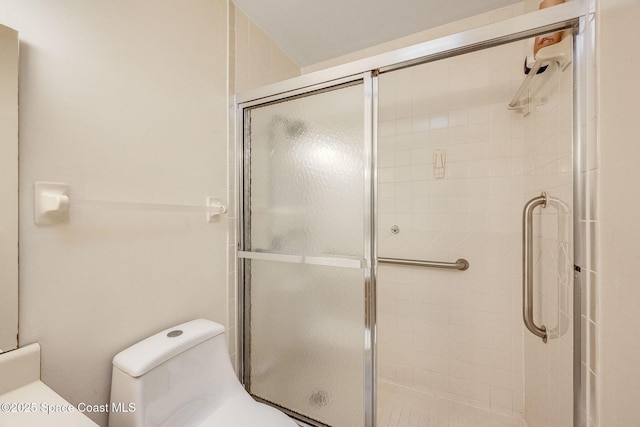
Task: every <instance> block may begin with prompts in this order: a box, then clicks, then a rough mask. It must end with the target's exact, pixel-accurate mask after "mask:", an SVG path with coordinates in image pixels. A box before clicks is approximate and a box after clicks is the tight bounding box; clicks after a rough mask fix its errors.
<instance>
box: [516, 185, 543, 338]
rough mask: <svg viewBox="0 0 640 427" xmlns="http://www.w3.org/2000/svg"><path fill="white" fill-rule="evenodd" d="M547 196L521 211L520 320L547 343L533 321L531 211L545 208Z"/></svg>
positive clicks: (535, 200)
mask: <svg viewBox="0 0 640 427" xmlns="http://www.w3.org/2000/svg"><path fill="white" fill-rule="evenodd" d="M548 203H549V196H548V195H547V193H546V192H542V194H541V195H540V196H538V197H534V198H533V199H531V200H529V201H528V202H527V203H526V204H525V205H524V209H523V210H522V318H523V320H524V325H525V326H526V327H527V329H528V330H529V331H531V333H532V334H534V335H536V336H538V337H540V338H542V342H544V343H546V342H547V328H546V327H545V326H544V325H540V326H537V325H536V324H535V322H534V321H533V268H532V264H533V211H534V209H535V208H536V207H538V206H542V207H543V208H546V207H547V205H548Z"/></svg>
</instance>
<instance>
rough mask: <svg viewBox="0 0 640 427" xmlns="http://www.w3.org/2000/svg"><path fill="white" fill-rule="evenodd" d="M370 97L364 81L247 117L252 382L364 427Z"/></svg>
mask: <svg viewBox="0 0 640 427" xmlns="http://www.w3.org/2000/svg"><path fill="white" fill-rule="evenodd" d="M364 98H365V97H364V85H363V83H362V80H360V81H357V82H355V83H349V84H345V85H342V86H338V87H331V88H327V89H323V90H321V91H316V92H313V93H312V94H307V95H305V96H298V97H293V98H287V99H285V100H282V101H278V102H273V103H268V104H264V103H263V104H260V105H259V106H256V107H254V108H247V109H245V113H244V114H245V117H244V119H245V120H244V121H245V129H244V159H245V160H244V162H245V163H244V173H243V180H244V183H243V185H244V199H243V216H244V217H243V222H244V235H243V242H241V245H242V247H241V249H242V250H241V251H240V254H239V256H240V258H241V259H242V260H243V262H242V268H243V270H244V271H243V295H242V297H243V298H244V307H245V313H244V319H243V322H244V328H243V329H244V331H245V333H244V339H243V343H242V344H243V346H244V366H243V370H244V381H245V384H246V386H247V388H248V390H249V392H250V393H251V394H252V395H253V396H254V397H255V398H257V399H259V400H262V401H266V402H269V403H271V404H273V405H276V406H277V407H279V408H280V409H282V410H284V411H285V412H289V413H291V414H295V415H296V417H298V418H300V419H305V420H308V421H309V422H313V423H314V424H319V425H330V426H335V427H339V426H345V427H348V426H362V425H364V413H365V410H364V402H365V397H364V394H365V391H364V390H365V387H364V384H365V368H366V365H367V364H366V362H365V359H366V355H367V351H370V349H369V350H367V349H366V346H365V345H364V343H365V335H366V334H367V328H366V321H365V316H366V301H367V298H366V289H367V286H368V283H369V278H370V270H369V268H368V267H367V266H368V265H369V264H370V263H368V262H367V261H366V260H367V259H368V258H369V257H368V255H367V254H368V252H369V251H370V243H367V241H366V240H367V239H366V238H365V236H366V235H367V234H368V233H367V232H366V231H365V229H366V227H367V224H368V221H370V220H368V219H367V218H370V212H369V208H367V206H368V204H367V198H368V197H369V196H367V191H368V190H367V188H368V187H367V185H369V186H370V184H368V182H370V180H365V175H366V173H365V163H366V162H367V158H368V157H369V153H368V149H367V148H366V147H367V142H366V141H365V140H366V139H367V138H366V137H365V126H364V123H363V118H364V116H365V112H364V109H365V103H364V102H363V99H364ZM369 369H371V368H369Z"/></svg>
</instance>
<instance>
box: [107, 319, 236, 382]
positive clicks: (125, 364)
mask: <svg viewBox="0 0 640 427" xmlns="http://www.w3.org/2000/svg"><path fill="white" fill-rule="evenodd" d="M222 333H224V326H222V325H221V324H219V323H215V322H212V321H211V320H207V319H197V320H192V321H190V322H186V323H182V324H180V325H177V326H174V327H172V328H168V329H165V330H164V331H162V332H158V333H157V334H155V335H152V336H150V337H149V338H146V339H144V340H142V341H140V342H139V343H137V344H134V345H132V346H131V347H129V348H127V349H125V350H123V351H121V352H120V353H118V354H116V356H115V357H114V358H113V365H114V366H116V367H117V368H118V369H120V370H121V371H124V372H126V373H127V374H129V375H131V376H132V377H139V376H141V375H144V374H146V373H147V372H149V371H150V370H152V369H153V368H155V367H156V366H158V365H160V364H161V363H164V362H166V361H167V360H169V359H171V358H172V357H175V356H176V355H178V354H180V353H182V352H183V351H186V350H188V349H190V348H191V347H193V346H195V345H198V344H200V343H201V342H203V341H206V340H208V339H209V338H212V337H215V336H216V335H220V334H222Z"/></svg>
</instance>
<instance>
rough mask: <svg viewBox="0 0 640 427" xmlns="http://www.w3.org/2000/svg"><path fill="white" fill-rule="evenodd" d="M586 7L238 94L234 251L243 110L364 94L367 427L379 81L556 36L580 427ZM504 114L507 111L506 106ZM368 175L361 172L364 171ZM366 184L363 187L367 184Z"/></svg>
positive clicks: (578, 4)
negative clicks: (353, 88) (568, 162)
mask: <svg viewBox="0 0 640 427" xmlns="http://www.w3.org/2000/svg"><path fill="white" fill-rule="evenodd" d="M588 7H589V4H588V2H587V1H586V0H573V1H570V2H567V3H564V4H561V5H558V6H555V7H552V8H548V9H543V10H540V11H537V12H532V13H528V14H525V15H521V16H517V17H514V18H510V19H507V20H504V21H501V22H497V23H494V24H490V25H487V26H484V27H480V28H476V29H472V30H468V31H464V32H461V33H457V34H453V35H450V36H446V37H442V38H439V39H435V40H431V41H427V42H424V43H420V44H417V45H415V46H411V47H407V48H403V49H399V50H396V51H392V52H389V53H385V54H381V55H376V56H372V57H369V58H366V59H362V60H359V61H355V62H351V63H348V64H345V65H341V66H337V67H333V68H329V69H326V70H322V71H318V72H314V73H310V74H307V75H303V76H300V77H296V78H292V79H289V80H286V81H283V82H279V83H275V84H271V85H267V86H264V87H261V88H258V89H255V90H251V91H248V92H246V93H242V94H239V95H236V126H237V129H236V153H237V154H236V155H237V158H236V164H237V165H238V171H237V177H238V182H239V183H240V185H239V189H242V190H243V195H241V196H239V197H238V198H237V204H238V206H237V212H238V219H239V226H238V227H237V242H238V248H237V250H238V251H244V250H246V248H245V244H246V242H245V238H244V237H245V230H246V229H247V228H248V227H249V226H250V224H249V222H248V219H247V218H245V215H244V209H245V204H246V203H247V202H248V200H247V199H246V193H244V189H245V188H244V180H245V177H246V169H247V167H248V165H249V163H248V162H249V161H250V159H249V158H248V156H249V151H248V149H247V147H245V144H244V135H245V133H246V132H247V131H248V124H247V123H246V121H245V119H246V115H245V109H247V108H249V107H253V106H257V105H264V104H268V103H271V102H277V101H281V100H284V99H287V98H292V97H298V96H305V95H311V94H313V93H314V92H317V91H322V90H326V89H328V88H331V87H334V86H339V85H341V84H347V83H349V82H354V81H362V82H363V84H364V88H365V100H364V102H365V118H364V121H365V122H364V123H365V146H366V150H365V165H367V164H368V165H370V170H365V187H366V188H365V204H366V205H367V207H366V211H365V212H366V215H365V218H364V221H365V223H364V224H365V230H369V231H370V235H367V236H365V242H364V245H365V252H364V254H365V264H366V271H367V273H366V274H365V299H366V301H365V313H366V316H365V317H366V319H363V320H364V323H363V325H364V330H365V337H364V344H363V345H364V346H365V361H364V363H365V384H363V387H364V388H365V402H363V405H365V426H364V427H375V426H376V318H375V315H376V275H377V261H376V260H377V243H376V224H375V219H376V217H377V204H376V200H377V194H376V191H377V190H376V188H377V172H376V171H377V167H376V164H377V163H376V162H377V153H376V147H377V125H378V123H377V120H378V119H377V92H378V86H377V85H378V82H377V76H378V75H379V74H380V73H384V72H388V71H393V70H397V69H401V68H406V67H410V66H413V65H418V64H423V63H427V62H433V61H437V60H439V59H443V58H448V57H452V56H457V55H461V54H464V53H469V52H474V51H478V50H482V49H486V48H490V47H494V46H499V45H502V44H506V43H510V42H515V41H518V40H523V39H526V38H530V37H534V36H537V35H540V34H545V33H549V32H555V31H560V30H567V29H569V30H572V32H573V40H574V49H573V68H574V76H575V80H574V101H573V104H574V117H573V121H574V136H573V157H574V172H573V174H574V179H573V194H574V212H573V217H574V233H573V236H574V237H573V243H574V264H575V271H576V272H575V274H574V283H573V286H574V319H573V321H574V348H573V353H574V375H573V398H574V402H573V404H574V405H573V406H574V407H573V423H574V426H575V427H579V426H580V425H581V424H580V419H581V417H580V406H581V401H580V399H581V396H582V395H584V394H585V393H583V387H584V385H583V384H582V382H581V375H580V366H581V354H580V351H581V333H580V331H581V307H580V292H581V289H580V283H581V276H582V274H584V273H581V269H582V268H583V267H581V266H583V265H584V254H585V253H586V248H585V247H584V245H585V244H586V240H585V239H584V238H583V236H582V234H581V233H582V231H581V229H580V228H579V224H580V222H579V221H580V218H581V217H582V216H583V212H584V209H585V207H584V200H582V196H581V194H582V188H583V186H584V182H583V181H584V180H583V179H581V177H580V174H581V165H582V159H583V157H584V156H585V153H586V151H587V150H586V147H587V144H588V141H587V137H586V135H585V132H584V131H583V130H582V129H583V125H585V123H586V122H585V120H586V119H585V111H584V110H585V107H584V104H585V102H586V100H585V96H584V92H586V87H587V86H586V85H587V82H586V81H583V79H581V78H580V76H581V75H583V72H582V70H583V69H584V67H586V66H587V64H586V62H585V59H584V51H585V49H587V46H586V42H585V40H583V38H584V31H583V29H582V28H583V26H584V22H585V20H587V19H588V17H589V10H588ZM505 108H506V106H505ZM365 169H366V168H365ZM367 179H368V180H369V182H367ZM240 261H242V258H240V259H239V262H238V283H237V292H238V310H239V312H240V313H243V310H244V307H245V295H244V294H243V289H244V284H243V280H244V279H243V278H244V277H245V274H244V273H245V272H244V268H245V267H244V263H243V262H240ZM247 326H248V319H246V318H245V317H244V316H243V315H239V316H238V334H239V337H240V339H239V340H238V353H239V355H240V358H241V360H240V363H239V366H238V371H239V376H240V378H241V379H242V380H243V381H244V380H246V378H245V376H246V375H245V374H246V372H245V366H247V365H246V363H248V360H245V351H244V342H243V337H244V336H245V335H246V334H247V331H246V329H247Z"/></svg>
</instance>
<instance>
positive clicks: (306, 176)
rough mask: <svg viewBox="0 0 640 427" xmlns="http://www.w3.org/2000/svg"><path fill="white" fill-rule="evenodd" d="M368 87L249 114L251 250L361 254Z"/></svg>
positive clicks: (336, 91) (287, 102)
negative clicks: (365, 95) (365, 96)
mask: <svg viewBox="0 0 640 427" xmlns="http://www.w3.org/2000/svg"><path fill="white" fill-rule="evenodd" d="M363 97H364V93H363V86H362V85H361V84H360V85H356V86H349V87H345V88H341V89H336V90H331V91H327V92H322V93H319V94H317V95H312V96H307V97H304V98H297V99H293V100H290V101H286V102H281V103H278V104H272V105H268V106H265V107H260V108H254V109H252V110H251V111H250V115H251V117H250V120H251V135H250V145H251V146H250V150H251V203H250V215H251V237H250V242H251V250H253V251H269V252H279V253H290V254H293V253H300V254H306V255H350V256H362V253H363V248H364V244H363V238H364V237H363V236H364V226H363V218H364V194H363V193H364V181H363V179H364V178H363V177H364V170H363V145H364V141H363V138H364V124H363V118H364V102H363Z"/></svg>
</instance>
